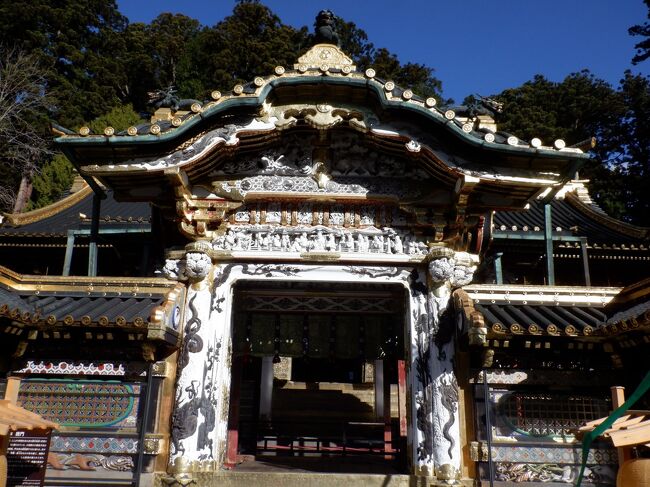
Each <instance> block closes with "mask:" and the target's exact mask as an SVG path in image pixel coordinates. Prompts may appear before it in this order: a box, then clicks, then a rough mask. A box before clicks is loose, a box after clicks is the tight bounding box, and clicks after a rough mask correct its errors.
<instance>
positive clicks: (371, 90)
mask: <svg viewBox="0 0 650 487" xmlns="http://www.w3.org/2000/svg"><path fill="white" fill-rule="evenodd" d="M323 59H328V60H329V61H328V64H322V63H321V64H318V62H319V60H323ZM294 68H295V69H294V70H290V71H289V70H285V69H284V68H282V67H277V68H276V70H275V73H274V74H273V75H271V76H268V77H265V78H262V77H258V78H255V80H254V81H253V82H251V83H249V84H247V85H237V86H235V87H234V88H233V91H232V93H229V94H221V93H218V92H214V93H213V96H212V98H213V99H212V100H211V101H209V102H207V103H205V104H203V105H201V104H198V103H195V104H193V105H192V110H191V111H190V112H189V113H186V114H184V115H182V116H176V115H178V114H174V115H172V116H171V120H169V121H164V122H157V123H153V124H148V125H145V126H141V127H131V128H129V130H127V132H126V134H118V135H115V134H114V133H113V131H112V130H111V129H108V130H107V131H106V135H70V134H64V135H61V136H60V137H58V138H57V139H56V142H57V143H58V144H59V146H60V147H61V148H62V150H63V151H64V152H65V153H66V155H68V157H69V158H70V159H71V160H72V161H73V162H74V164H75V165H76V166H77V167H79V169H80V170H81V171H82V172H84V173H86V174H89V175H93V176H96V177H99V178H100V179H101V180H102V181H104V182H105V183H106V184H108V185H109V186H112V187H115V188H116V190H118V189H117V188H119V187H122V188H123V187H124V186H125V185H132V186H134V185H138V186H140V187H142V188H144V187H149V188H155V187H157V188H161V187H163V186H165V185H166V179H165V178H164V177H163V173H164V171H165V170H166V169H170V168H182V169H183V170H184V171H186V172H187V174H188V177H189V179H190V182H196V180H194V179H193V178H194V177H198V176H197V175H202V174H205V173H206V172H208V171H207V165H209V164H211V165H214V164H216V163H217V162H218V160H220V159H219V158H220V157H228V156H229V155H232V154H233V153H235V152H236V151H237V150H244V149H246V150H249V149H252V148H255V147H261V146H264V145H265V144H268V143H269V141H271V140H274V139H278V138H279V137H280V133H281V132H282V131H285V130H289V129H293V128H294V127H303V128H307V129H311V130H315V131H319V132H323V131H327V130H330V129H332V128H334V127H337V128H338V127H343V128H347V129H350V130H356V131H358V132H361V133H363V134H365V135H364V136H365V137H367V138H368V139H369V140H372V141H373V143H376V144H377V145H385V146H387V147H388V146H389V150H400V151H401V152H402V154H403V155H404V156H409V155H411V156H412V155H413V154H414V153H417V154H416V156H414V157H415V158H416V159H418V160H419V161H420V164H422V165H423V166H425V167H427V169H428V170H429V171H431V172H432V174H436V173H438V174H439V176H435V177H442V178H443V179H444V178H447V179H449V180H450V181H451V187H452V188H453V184H454V182H455V181H456V180H457V179H459V178H463V177H472V178H480V179H481V188H484V189H482V190H484V191H486V192H487V193H491V194H493V195H495V198H496V199H495V201H496V200H498V198H499V196H498V195H499V193H500V192H501V191H502V190H501V189H500V186H501V185H505V186H507V188H505V191H503V198H504V203H503V204H502V205H496V206H500V207H509V206H510V207H517V206H519V205H520V204H521V201H525V200H526V199H528V198H530V197H531V196H532V195H533V194H535V192H536V191H537V189H536V188H540V187H542V186H548V185H557V184H559V183H560V182H563V181H564V180H566V179H567V177H568V175H569V174H571V173H573V172H574V171H575V170H576V169H577V167H579V166H580V165H581V164H582V162H583V161H584V160H585V159H586V158H587V157H588V156H587V155H586V154H583V153H582V151H581V150H579V149H573V148H561V149H556V148H553V147H547V146H541V145H540V144H537V143H536V144H534V146H533V145H531V144H528V143H525V142H523V141H521V140H519V139H517V138H516V137H513V136H509V134H499V133H496V134H495V133H492V132H490V131H487V130H484V129H479V128H478V125H476V124H474V123H468V122H467V120H465V119H461V118H459V117H456V114H455V113H454V112H453V111H452V110H441V109H439V108H438V107H437V106H436V105H435V100H434V99H433V98H430V99H426V100H423V99H421V98H419V97H417V96H416V95H414V94H413V93H412V91H410V90H403V89H401V88H399V87H396V86H395V85H394V83H393V82H390V81H382V80H378V79H377V78H376V77H375V73H374V71H373V70H371V69H369V70H366V72H365V73H363V74H362V73H357V72H355V71H354V69H353V67H352V66H351V61H350V60H349V58H347V57H346V56H345V55H344V54H343V53H341V52H340V51H339V50H338V49H337V48H336V47H335V46H331V45H325V44H322V45H317V46H314V48H312V50H311V51H309V52H308V53H307V54H306V55H305V56H303V57H302V58H301V59H300V60H299V62H298V63H297V64H296V65H295V66H294ZM83 133H84V134H88V132H87V131H84V132H83ZM558 147H561V145H558ZM216 152H219V155H217V156H215V153H216ZM224 154H225V155H224ZM134 178H135V179H134ZM168 188H169V186H165V189H164V190H162V193H158V195H157V196H154V195H153V193H152V192H151V191H149V192H147V191H143V192H141V193H139V194H133V193H130V194H128V195H127V196H126V197H128V198H132V199H147V198H153V197H160V195H161V194H164V193H165V191H166V190H167V189H168ZM518 188H524V190H523V191H522V194H521V195H519V196H518V197H516V198H514V199H511V200H508V197H509V196H508V195H510V194H513V193H516V192H517V191H518ZM506 200H508V201H509V202H505V201H506ZM513 201H516V203H513ZM488 206H489V205H488Z"/></svg>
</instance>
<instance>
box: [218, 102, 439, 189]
mask: <svg viewBox="0 0 650 487" xmlns="http://www.w3.org/2000/svg"><path fill="white" fill-rule="evenodd" d="M319 107H320V105H319ZM323 107H328V105H323ZM329 110H331V107H329V109H328V110H325V113H327V112H329ZM318 112H319V113H321V112H320V111H318ZM313 142H314V137H305V136H304V135H287V136H285V137H284V138H283V147H282V150H281V151H280V150H279V149H273V150H269V151H267V152H264V153H260V154H258V155H253V156H248V155H247V156H246V157H241V158H237V159H235V160H233V161H228V162H226V163H225V164H223V165H222V166H221V167H220V168H218V169H215V170H214V171H212V172H211V173H210V174H209V176H210V177H219V176H233V175H239V176H250V175H265V176H311V175H314V174H316V173H317V172H318V170H319V167H318V164H319V163H323V162H324V161H321V160H319V159H318V158H316V159H315V158H314V155H313V151H314V146H313ZM413 144H416V143H415V142H413ZM413 144H411V145H412V146H413ZM416 145H417V144H416ZM329 149H330V153H331V157H330V161H329V162H328V164H327V167H326V168H325V171H326V172H327V173H328V174H330V175H331V176H333V177H336V176H353V177H372V178H399V179H417V180H422V179H428V178H429V175H428V173H427V172H426V171H425V170H423V169H422V168H421V167H419V166H418V165H417V164H415V163H413V162H412V161H409V160H408V159H405V158H399V157H396V156H394V155H391V154H385V153H382V152H379V151H377V150H375V149H373V148H371V147H366V146H365V145H363V143H362V142H361V138H360V137H359V135H358V134H356V133H348V134H341V135H340V136H338V137H337V138H336V139H335V140H334V141H333V142H332V144H331V145H330V147H329Z"/></svg>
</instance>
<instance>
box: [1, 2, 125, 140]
mask: <svg viewBox="0 0 650 487" xmlns="http://www.w3.org/2000/svg"><path fill="white" fill-rule="evenodd" d="M0 19H2V22H0V44H4V45H7V46H11V45H15V46H16V47H18V48H20V49H22V50H24V51H25V52H27V53H34V54H35V55H38V56H39V57H40V58H41V61H42V65H43V67H44V68H45V69H47V72H46V77H47V81H48V82H47V88H48V91H49V92H50V93H51V95H53V97H54V100H55V104H54V116H55V118H56V119H57V120H58V121H59V122H60V123H62V124H63V125H65V126H68V127H76V126H79V125H80V124H82V123H83V121H84V120H89V119H92V118H94V117H96V116H98V115H99V114H100V113H102V112H103V111H105V109H106V107H110V106H113V105H115V104H117V103H119V101H120V98H121V97H122V96H123V95H124V89H125V87H126V77H125V76H124V70H123V66H122V65H121V59H122V56H121V55H120V54H121V53H122V52H123V51H124V50H125V47H126V46H125V43H124V38H123V36H122V34H123V31H124V29H125V28H126V25H127V20H126V18H125V17H124V16H122V14H120V13H119V12H118V10H117V6H116V5H115V2H114V1H107V0H68V1H57V2H53V1H49V0H18V1H14V0H12V1H9V0H2V1H1V2H0Z"/></svg>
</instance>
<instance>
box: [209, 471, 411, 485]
mask: <svg viewBox="0 0 650 487" xmlns="http://www.w3.org/2000/svg"><path fill="white" fill-rule="evenodd" d="M203 475H206V478H202V479H201V480H202V482H200V485H215V486H217V485H218V486H219V487H250V486H255V485H259V486H262V485H263V486H264V487H329V486H336V485H354V487H409V486H410V485H411V484H410V483H409V480H410V476H408V475H396V474H386V475H384V474H358V473H355V474H349V473H308V472H237V471H231V472H216V473H214V474H212V475H211V476H210V477H211V478H210V479H208V478H207V474H203ZM203 475H202V476H203Z"/></svg>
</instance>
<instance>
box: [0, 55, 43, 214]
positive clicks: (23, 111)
mask: <svg viewBox="0 0 650 487" xmlns="http://www.w3.org/2000/svg"><path fill="white" fill-rule="evenodd" d="M46 88H47V82H46V79H45V76H44V72H43V70H42V68H41V67H40V65H39V62H38V60H37V58H36V57H35V56H32V55H27V54H25V53H23V52H22V51H19V50H17V49H11V48H6V47H3V46H0V164H1V165H2V166H3V168H4V169H5V170H8V171H9V172H10V173H13V174H14V175H16V176H18V177H20V178H22V179H23V185H25V183H31V178H32V177H33V175H34V174H36V173H37V172H38V168H39V166H40V162H41V161H42V160H43V159H44V158H45V157H47V156H49V155H50V154H51V151H50V140H49V136H48V134H47V132H46V130H45V123H44V120H45V119H46V116H47V113H48V108H49V98H48V96H47V95H46ZM5 179H9V181H7V180H3V181H0V208H1V209H3V210H11V209H14V210H16V211H22V210H23V209H24V205H23V204H22V203H21V204H20V205H19V206H18V207H14V205H15V202H16V196H17V192H16V188H15V187H14V184H15V181H13V180H11V179H12V178H5ZM26 187H30V188H31V184H27V185H26ZM23 199H24V198H23ZM28 199H29V195H27V200H28Z"/></svg>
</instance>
